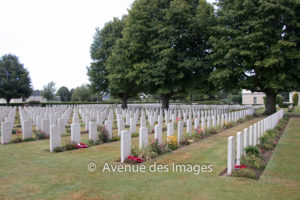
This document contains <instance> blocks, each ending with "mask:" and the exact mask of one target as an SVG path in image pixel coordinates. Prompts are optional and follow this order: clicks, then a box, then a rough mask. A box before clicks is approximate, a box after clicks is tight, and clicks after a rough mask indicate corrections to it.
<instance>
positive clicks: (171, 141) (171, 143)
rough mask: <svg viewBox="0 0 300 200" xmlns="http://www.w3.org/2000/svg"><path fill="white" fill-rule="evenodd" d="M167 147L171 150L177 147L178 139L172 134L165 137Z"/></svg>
mask: <svg viewBox="0 0 300 200" xmlns="http://www.w3.org/2000/svg"><path fill="white" fill-rule="evenodd" d="M167 144H168V148H169V149H171V150H173V151H174V150H176V149H177V148H178V140H177V138H176V137H175V136H174V135H171V136H168V137H167Z"/></svg>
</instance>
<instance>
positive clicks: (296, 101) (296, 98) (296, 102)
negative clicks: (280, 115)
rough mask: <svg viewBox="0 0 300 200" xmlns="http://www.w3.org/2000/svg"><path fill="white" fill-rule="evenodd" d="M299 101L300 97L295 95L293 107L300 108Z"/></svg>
mask: <svg viewBox="0 0 300 200" xmlns="http://www.w3.org/2000/svg"><path fill="white" fill-rule="evenodd" d="M298 101H299V95H298V93H295V94H294V95H293V105H294V106H298Z"/></svg>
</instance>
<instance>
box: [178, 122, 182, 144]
mask: <svg viewBox="0 0 300 200" xmlns="http://www.w3.org/2000/svg"><path fill="white" fill-rule="evenodd" d="M182 137H183V122H182V121H179V122H178V126H177V138H178V144H179V143H180V141H181V140H182Z"/></svg>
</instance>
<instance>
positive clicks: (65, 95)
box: [56, 86, 71, 101]
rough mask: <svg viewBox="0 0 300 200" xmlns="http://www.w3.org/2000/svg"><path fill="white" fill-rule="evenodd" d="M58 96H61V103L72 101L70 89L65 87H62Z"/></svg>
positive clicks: (57, 93)
mask: <svg viewBox="0 0 300 200" xmlns="http://www.w3.org/2000/svg"><path fill="white" fill-rule="evenodd" d="M56 95H58V96H60V100H61V101H70V99H71V93H70V91H69V89H68V88H67V87H65V86H62V87H60V88H59V89H58V90H57V92H56Z"/></svg>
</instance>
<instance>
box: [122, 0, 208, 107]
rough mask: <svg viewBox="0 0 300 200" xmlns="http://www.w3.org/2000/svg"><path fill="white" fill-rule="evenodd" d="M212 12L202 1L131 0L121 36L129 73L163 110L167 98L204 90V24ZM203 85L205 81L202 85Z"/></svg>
mask: <svg viewBox="0 0 300 200" xmlns="http://www.w3.org/2000/svg"><path fill="white" fill-rule="evenodd" d="M212 16H213V7H212V6H211V5H209V4H207V3H206V1H205V0H200V1H199V0H161V1H157V0H137V1H135V2H134V3H133V5H132V8H131V10H130V11H129V15H128V19H127V23H126V26H125V28H124V31H123V34H124V39H123V40H125V41H126V42H129V44H128V45H127V51H128V52H127V53H128V56H127V57H128V60H129V61H130V63H131V64H132V65H133V67H134V71H132V73H133V74H134V75H132V76H133V77H135V79H136V83H137V84H138V86H139V87H140V88H142V89H143V92H145V93H148V94H149V93H150V94H158V95H160V96H161V98H162V108H164V109H168V107H169V100H170V98H171V97H172V96H174V95H178V94H185V93H187V89H188V88H191V87H193V86H195V85H196V84H194V83H195V81H198V83H197V84H198V86H199V88H206V83H207V77H208V74H209V72H210V70H209V65H208V61H207V60H205V58H206V54H207V53H209V50H208V49H209V48H208V46H207V41H208V34H207V31H208V30H207V29H206V28H207V25H208V24H209V23H206V22H209V21H210V20H211V19H212ZM205 80H206V81H205Z"/></svg>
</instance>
